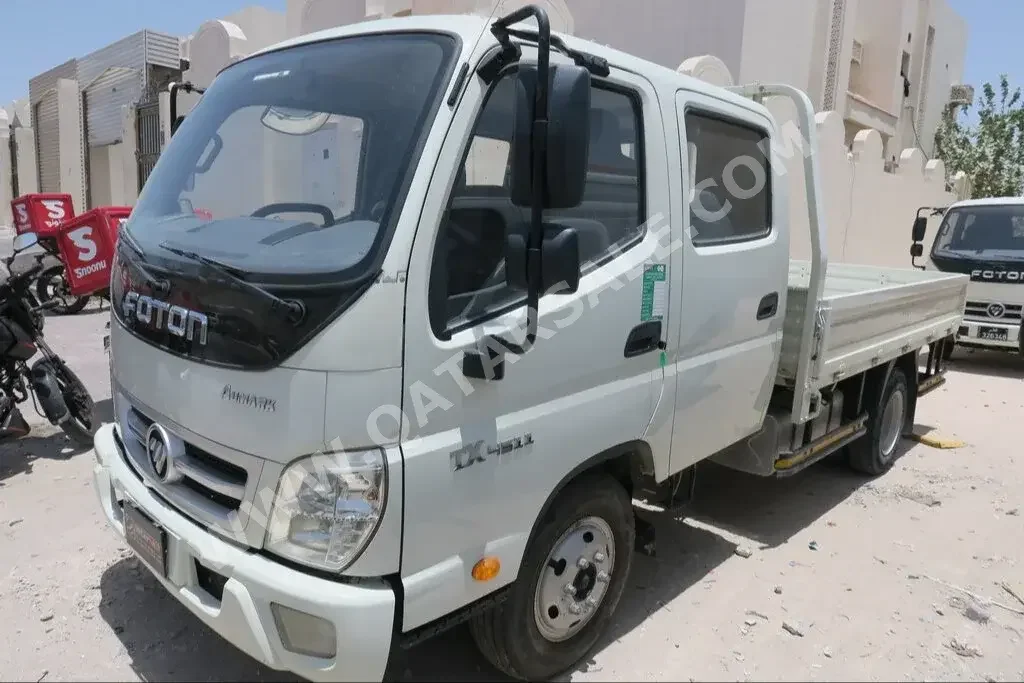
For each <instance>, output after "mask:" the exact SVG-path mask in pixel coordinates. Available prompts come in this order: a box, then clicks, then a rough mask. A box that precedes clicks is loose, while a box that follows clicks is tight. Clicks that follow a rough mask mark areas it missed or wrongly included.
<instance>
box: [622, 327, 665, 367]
mask: <svg viewBox="0 0 1024 683" xmlns="http://www.w3.org/2000/svg"><path fill="white" fill-rule="evenodd" d="M660 347H661V321H660V320H648V321H647V322H644V323H640V324H639V325H637V326H636V327H634V328H633V329H632V330H630V332H629V336H628V337H626V348H625V350H624V351H623V355H624V356H625V357H626V358H632V357H633V356H639V355H642V354H645V353H648V352H650V351H654V350H655V349H657V348H660Z"/></svg>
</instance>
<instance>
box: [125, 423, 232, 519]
mask: <svg viewBox="0 0 1024 683" xmlns="http://www.w3.org/2000/svg"><path fill="white" fill-rule="evenodd" d="M126 421H127V428H128V429H127V431H128V435H127V436H130V437H133V438H134V439H135V441H136V442H137V444H136V445H137V446H138V447H139V448H140V449H141V452H142V453H145V450H146V430H147V429H149V427H150V425H152V424H153V420H152V419H151V418H149V417H147V416H146V415H145V414H143V413H142V412H141V411H139V410H138V408H135V407H130V408H128V414H127V420H126ZM174 467H175V468H176V469H177V470H178V471H179V472H180V473H181V475H182V478H181V480H180V481H178V482H176V483H174V484H172V485H171V486H177V487H183V488H186V489H188V490H190V491H192V492H194V493H197V494H199V495H200V496H202V497H204V498H205V499H206V500H208V501H210V502H212V503H214V504H215V505H216V506H218V507H220V508H223V509H224V512H229V511H232V510H237V509H238V507H239V505H241V503H242V500H244V498H245V484H246V481H247V480H248V473H247V472H246V471H245V469H244V468H242V467H239V466H238V465H235V464H234V463H230V462H227V461H226V460H222V459H221V458H218V457H217V456H215V455H213V454H212V453H208V452H207V451H204V450H202V449H201V448H198V447H196V446H195V445H193V444H191V443H188V442H187V441H186V442H185V454H184V456H183V457H180V458H176V459H175V461H174Z"/></svg>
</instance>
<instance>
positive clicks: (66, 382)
mask: <svg viewBox="0 0 1024 683" xmlns="http://www.w3.org/2000/svg"><path fill="white" fill-rule="evenodd" d="M32 387H33V389H34V390H35V392H36V397H37V398H38V399H39V403H40V404H41V405H42V408H43V412H44V413H45V414H46V416H47V418H48V419H49V420H50V421H51V422H53V423H54V424H58V425H60V428H61V429H62V430H64V433H65V434H67V435H68V436H69V437H71V439H72V440H73V441H75V442H77V443H78V444H80V445H82V446H86V447H91V446H92V438H93V436H95V434H96V428H97V427H98V426H99V420H97V419H96V405H95V403H94V402H93V400H92V396H90V395H89V390H88V389H86V388H85V384H84V383H83V382H82V380H81V379H79V377H78V375H76V374H75V373H74V372H72V371H71V368H69V367H68V366H67V365H66V364H65V363H64V362H63V361H61V360H60V359H59V358H52V359H42V360H40V361H38V362H37V363H36V364H35V365H33V366H32Z"/></svg>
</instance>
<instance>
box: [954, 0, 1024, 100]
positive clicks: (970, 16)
mask: <svg viewBox="0 0 1024 683" xmlns="http://www.w3.org/2000/svg"><path fill="white" fill-rule="evenodd" d="M948 2H949V4H950V6H951V7H952V8H953V9H954V10H955V11H956V12H957V13H958V14H959V15H960V16H962V17H963V18H964V19H966V20H967V60H966V62H965V65H964V82H965V83H968V84H970V85H973V86H974V94H975V98H977V96H978V95H980V94H981V86H982V85H983V84H984V83H985V82H986V81H987V82H989V83H992V84H993V85H996V84H997V83H998V82H999V74H1001V73H1005V74H1006V75H1007V76H1009V78H1010V85H1011V87H1012V86H1019V87H1021V88H1024V50H1022V49H1021V45H1020V43H1021V27H1024V1H1022V0H948ZM997 92H998V91H997Z"/></svg>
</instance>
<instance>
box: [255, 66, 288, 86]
mask: <svg viewBox="0 0 1024 683" xmlns="http://www.w3.org/2000/svg"><path fill="white" fill-rule="evenodd" d="M290 73H291V69H285V70H284V71H271V72H270V73H268V74H256V75H255V76H253V77H252V82H253V83H255V82H256V81H265V80H266V79H268V78H284V77H285V76H287V75H288V74H290Z"/></svg>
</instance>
